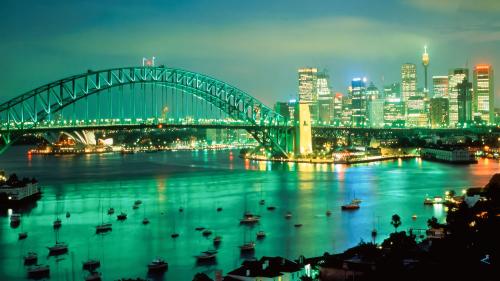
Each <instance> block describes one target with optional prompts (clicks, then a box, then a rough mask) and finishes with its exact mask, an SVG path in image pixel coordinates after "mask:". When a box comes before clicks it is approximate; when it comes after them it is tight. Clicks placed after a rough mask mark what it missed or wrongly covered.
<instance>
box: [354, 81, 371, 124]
mask: <svg viewBox="0 0 500 281" xmlns="http://www.w3.org/2000/svg"><path fill="white" fill-rule="evenodd" d="M365 82H366V78H363V79H361V78H354V79H353V80H352V81H351V99H352V115H351V116H352V118H351V126H353V127H365V126H366V125H367V124H366V119H367V118H366V117H367V116H366V109H367V104H366V84H365Z"/></svg>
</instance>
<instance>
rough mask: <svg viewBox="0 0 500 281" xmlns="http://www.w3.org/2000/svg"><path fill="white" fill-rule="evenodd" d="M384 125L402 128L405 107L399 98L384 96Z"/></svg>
mask: <svg viewBox="0 0 500 281" xmlns="http://www.w3.org/2000/svg"><path fill="white" fill-rule="evenodd" d="M384 124H385V127H390V128H402V127H404V126H405V107H404V102H403V101H402V100H401V99H400V98H386V99H385V101H384Z"/></svg>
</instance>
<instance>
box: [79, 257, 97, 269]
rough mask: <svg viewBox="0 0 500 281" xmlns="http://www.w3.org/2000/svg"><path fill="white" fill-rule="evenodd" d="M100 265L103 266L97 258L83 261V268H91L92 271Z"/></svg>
mask: <svg viewBox="0 0 500 281" xmlns="http://www.w3.org/2000/svg"><path fill="white" fill-rule="evenodd" d="M100 266H101V262H100V261H99V260H96V259H89V260H87V261H85V262H83V263H82V268H83V269H85V270H90V271H92V270H94V269H96V268H98V267H100Z"/></svg>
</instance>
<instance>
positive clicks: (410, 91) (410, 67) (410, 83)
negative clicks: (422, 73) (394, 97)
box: [401, 63, 417, 102]
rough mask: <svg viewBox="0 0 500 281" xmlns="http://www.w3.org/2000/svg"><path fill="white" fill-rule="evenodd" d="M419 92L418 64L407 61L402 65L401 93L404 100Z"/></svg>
mask: <svg viewBox="0 0 500 281" xmlns="http://www.w3.org/2000/svg"><path fill="white" fill-rule="evenodd" d="M416 92H417V66H416V65H415V64H413V63H405V64H403V66H402V67H401V94H402V98H403V101H404V102H407V101H408V99H409V98H410V97H413V96H415V94H416Z"/></svg>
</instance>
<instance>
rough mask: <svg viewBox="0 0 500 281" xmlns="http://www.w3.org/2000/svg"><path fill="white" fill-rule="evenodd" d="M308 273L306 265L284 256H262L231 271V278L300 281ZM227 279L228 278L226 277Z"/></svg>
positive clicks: (255, 280)
mask: <svg viewBox="0 0 500 281" xmlns="http://www.w3.org/2000/svg"><path fill="white" fill-rule="evenodd" d="M304 275H306V272H305V268H304V266H301V265H299V264H298V263H296V262H294V261H291V260H288V259H285V258H283V257H265V256H264V257H262V258H261V259H260V260H247V261H244V262H243V264H242V265H241V266H240V267H239V268H237V269H235V270H232V271H230V272H228V274H227V276H228V277H230V278H233V279H231V280H244V281H261V280H287V281H300V280H302V276H304ZM224 280H226V278H225V279H224Z"/></svg>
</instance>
